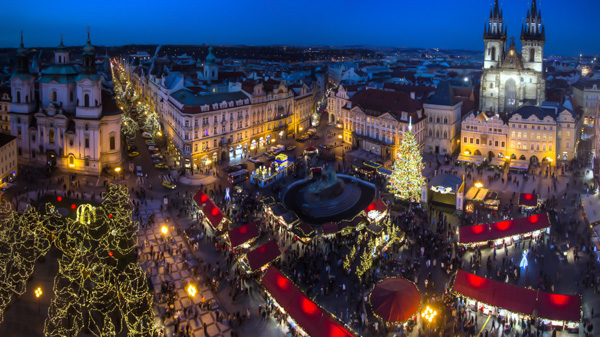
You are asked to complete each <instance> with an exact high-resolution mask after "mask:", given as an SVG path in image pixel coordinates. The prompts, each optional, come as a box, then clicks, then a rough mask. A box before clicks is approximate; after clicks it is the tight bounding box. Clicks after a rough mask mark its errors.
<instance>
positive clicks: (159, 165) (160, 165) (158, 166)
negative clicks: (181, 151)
mask: <svg viewBox="0 0 600 337" xmlns="http://www.w3.org/2000/svg"><path fill="white" fill-rule="evenodd" d="M154 167H156V168H157V169H161V170H166V169H168V168H169V166H167V164H165V163H157V164H155V165H154Z"/></svg>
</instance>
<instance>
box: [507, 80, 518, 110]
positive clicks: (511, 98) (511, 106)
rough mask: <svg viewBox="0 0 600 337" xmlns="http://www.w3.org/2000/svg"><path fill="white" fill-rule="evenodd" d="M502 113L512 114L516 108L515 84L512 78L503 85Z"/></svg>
mask: <svg viewBox="0 0 600 337" xmlns="http://www.w3.org/2000/svg"><path fill="white" fill-rule="evenodd" d="M504 97H505V102H504V111H505V112H512V111H513V110H515V108H516V107H517V84H516V83H515V80H513V79H512V78H511V79H509V80H508V81H506V83H505V84H504Z"/></svg>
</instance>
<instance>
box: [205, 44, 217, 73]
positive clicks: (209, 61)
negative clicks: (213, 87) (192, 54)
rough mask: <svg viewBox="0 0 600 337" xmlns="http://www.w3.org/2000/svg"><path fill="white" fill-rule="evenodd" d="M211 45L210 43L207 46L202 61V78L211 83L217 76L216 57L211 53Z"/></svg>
mask: <svg viewBox="0 0 600 337" xmlns="http://www.w3.org/2000/svg"><path fill="white" fill-rule="evenodd" d="M212 50H213V47H212V44H211V45H210V47H208V55H206V61H205V62H204V79H205V80H206V81H208V83H211V82H212V81H216V80H217V79H218V78H219V66H218V65H217V64H216V63H215V60H216V59H217V58H216V57H215V55H213V52H212Z"/></svg>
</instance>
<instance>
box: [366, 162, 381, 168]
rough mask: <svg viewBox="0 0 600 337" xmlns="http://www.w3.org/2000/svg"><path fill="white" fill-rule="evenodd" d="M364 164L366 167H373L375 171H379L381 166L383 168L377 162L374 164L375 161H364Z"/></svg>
mask: <svg viewBox="0 0 600 337" xmlns="http://www.w3.org/2000/svg"><path fill="white" fill-rule="evenodd" d="M363 164H364V165H365V166H369V167H372V168H374V169H378V168H380V167H381V166H383V165H381V164H379V163H376V162H374V161H364V162H363Z"/></svg>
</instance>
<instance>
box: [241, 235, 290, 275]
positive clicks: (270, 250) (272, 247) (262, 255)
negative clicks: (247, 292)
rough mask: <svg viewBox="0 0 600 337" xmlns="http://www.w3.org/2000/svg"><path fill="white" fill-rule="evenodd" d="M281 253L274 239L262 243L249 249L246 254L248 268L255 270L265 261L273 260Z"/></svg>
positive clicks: (265, 262) (264, 263)
mask: <svg viewBox="0 0 600 337" xmlns="http://www.w3.org/2000/svg"><path fill="white" fill-rule="evenodd" d="M279 255H281V252H280V251H279V247H278V246H277V243H276V242H275V240H271V241H269V242H267V243H265V244H264V245H262V246H260V247H258V248H256V249H254V250H251V251H249V252H248V254H246V258H247V259H248V264H249V265H250V270H252V271H256V270H259V269H260V268H262V267H263V266H264V265H266V264H267V263H270V262H273V261H274V260H275V259H277V258H278V257H279Z"/></svg>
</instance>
